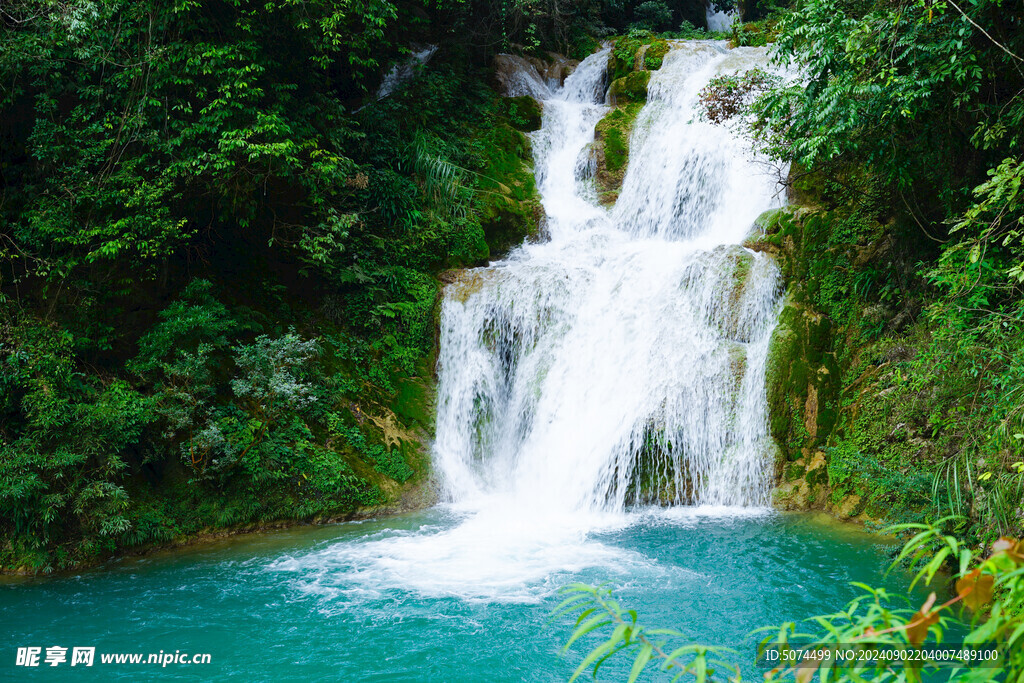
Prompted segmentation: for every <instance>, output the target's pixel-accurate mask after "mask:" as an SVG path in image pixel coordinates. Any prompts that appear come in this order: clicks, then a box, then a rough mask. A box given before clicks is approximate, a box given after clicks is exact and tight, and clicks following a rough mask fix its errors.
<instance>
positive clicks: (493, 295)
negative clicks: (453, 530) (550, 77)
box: [434, 42, 780, 515]
mask: <svg viewBox="0 0 1024 683" xmlns="http://www.w3.org/2000/svg"><path fill="white" fill-rule="evenodd" d="M607 59H608V51H607V50H602V51H601V52H598V53H597V54H594V55H592V56H590V57H588V58H587V59H586V60H584V61H583V62H582V63H581V64H580V65H579V67H578V68H577V69H576V71H575V72H574V73H573V74H572V75H570V76H569V77H568V78H567V79H566V80H565V83H564V85H563V86H562V87H561V88H558V87H552V86H551V84H543V87H540V86H541V84H540V83H537V84H536V87H534V88H532V89H531V92H533V93H534V94H539V95H542V96H543V110H544V114H543V123H542V127H541V129H540V130H539V131H537V132H536V133H533V134H532V143H533V149H534V161H535V172H536V177H537V182H538V188H539V190H540V193H541V197H542V201H543V204H544V208H545V211H546V213H547V233H548V237H549V239H548V240H547V241H544V242H540V243H527V244H524V245H522V246H521V247H519V248H518V249H517V250H515V251H514V252H513V253H511V254H510V255H509V256H508V257H507V258H506V259H505V260H503V261H499V262H496V263H492V264H491V265H489V266H488V267H486V268H477V269H472V270H468V271H465V272H464V273H463V274H462V276H461V277H460V278H459V279H458V281H456V282H454V283H452V284H450V285H449V286H448V287H446V289H445V293H444V302H443V308H442V312H441V349H440V356H439V360H438V373H439V378H440V382H439V389H438V412H437V432H436V440H435V444H434V457H435V464H436V467H437V470H438V472H439V474H440V476H441V478H442V480H443V486H444V491H445V496H447V498H448V500H449V501H450V502H452V503H455V504H459V505H464V506H467V507H469V508H472V509H483V508H486V507H487V506H488V501H493V500H499V499H500V500H502V501H504V503H503V504H504V505H506V506H509V508H510V509H523V510H526V509H528V510H531V511H533V512H534V513H538V512H539V511H545V513H548V514H552V515H559V514H572V513H585V514H586V513H589V514H609V513H611V514H616V513H620V512H622V511H623V510H624V509H625V508H626V507H627V506H629V505H631V504H637V503H639V504H645V503H652V502H658V503H662V504H673V505H718V506H743V507H763V506H766V505H767V503H768V497H769V492H770V485H771V470H772V462H771V446H770V439H769V437H768V430H767V425H766V412H767V411H766V402H765V384H764V383H765V362H766V356H767V349H768V341H769V337H770V335H771V331H772V328H773V326H774V322H775V318H776V314H777V309H778V305H779V298H780V291H779V277H778V272H777V269H776V268H775V266H774V265H773V263H772V262H771V260H770V259H768V258H767V257H766V256H764V255H763V254H758V253H754V252H751V251H749V250H746V249H744V248H742V247H741V246H739V245H740V243H741V242H742V240H743V239H744V238H745V237H746V236H747V233H748V232H749V231H750V228H751V226H752V223H753V221H754V219H755V218H756V217H757V215H758V214H759V213H761V212H762V211H764V210H766V209H768V208H771V207H772V206H773V205H775V204H776V203H777V201H778V200H777V199H776V189H777V188H776V183H775V181H774V180H773V179H772V178H770V177H769V176H768V175H767V174H766V173H765V171H764V170H763V168H762V167H761V166H760V165H759V164H758V163H757V161H756V160H755V159H754V158H753V157H752V155H751V153H750V151H749V149H748V148H747V146H746V145H744V143H743V141H741V140H739V139H737V138H736V137H735V136H733V135H732V134H731V133H730V132H729V131H728V130H727V129H726V128H724V127H720V126H712V125H710V124H706V123H703V122H701V121H700V119H699V116H698V112H697V108H696V105H697V97H698V93H699V91H700V89H701V88H702V87H703V86H704V85H705V84H706V83H707V82H708V80H709V79H710V78H712V77H713V76H715V75H717V74H721V73H729V72H734V71H736V70H742V69H746V68H751V67H753V66H759V65H761V66H763V65H764V64H765V63H766V61H767V59H766V56H765V53H764V50H761V49H755V48H740V49H735V50H726V49H725V48H724V47H723V46H722V45H721V44H720V43H713V42H688V43H680V44H676V45H675V46H674V48H673V49H672V50H671V51H670V52H669V53H668V55H667V56H666V58H665V60H664V64H663V66H662V67H661V69H660V70H658V71H655V72H653V74H652V77H651V82H650V86H649V97H648V103H647V104H646V106H645V107H644V108H643V110H642V111H641V113H640V114H639V116H638V118H637V121H636V124H635V126H634V130H633V133H632V137H631V142H630V147H631V154H630V160H629V166H628V170H627V173H626V177H625V179H624V182H623V187H622V191H621V193H620V196H619V199H618V202H617V203H616V205H615V207H614V208H613V209H611V210H608V209H605V208H603V207H601V206H599V205H598V204H597V203H596V201H595V191H594V188H593V181H592V179H591V176H592V168H591V167H590V166H589V163H590V162H589V159H590V156H589V153H588V152H589V147H588V146H589V144H590V143H591V142H592V141H593V135H594V126H595V124H596V123H597V122H598V121H599V120H600V119H601V117H602V116H603V115H604V114H605V113H606V112H607V111H608V106H607V105H606V104H605V102H604V90H605V88H606V64H607ZM523 82H527V79H525V78H524V79H523Z"/></svg>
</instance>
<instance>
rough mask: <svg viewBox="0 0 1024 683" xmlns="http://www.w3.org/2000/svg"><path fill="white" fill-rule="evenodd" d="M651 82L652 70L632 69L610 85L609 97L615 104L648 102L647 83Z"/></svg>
mask: <svg viewBox="0 0 1024 683" xmlns="http://www.w3.org/2000/svg"><path fill="white" fill-rule="evenodd" d="M650 82H651V72H650V71H632V72H630V73H629V74H627V75H625V76H623V77H621V78H617V79H615V80H614V81H612V84H611V85H610V86H609V87H608V99H609V100H610V101H611V103H612V104H613V105H620V104H628V103H631V102H646V101H647V84H648V83H650Z"/></svg>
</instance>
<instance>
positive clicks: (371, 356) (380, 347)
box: [0, 0, 631, 570]
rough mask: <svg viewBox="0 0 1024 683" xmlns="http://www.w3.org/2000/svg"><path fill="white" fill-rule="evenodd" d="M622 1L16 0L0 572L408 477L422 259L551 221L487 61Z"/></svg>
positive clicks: (425, 306) (449, 260) (6, 148)
mask: <svg viewBox="0 0 1024 683" xmlns="http://www.w3.org/2000/svg"><path fill="white" fill-rule="evenodd" d="M609 7H611V5H607V6H606V5H605V4H602V3H599V2H592V3H579V4H577V5H575V6H573V7H572V8H570V9H568V10H567V9H565V8H563V7H561V6H560V5H557V4H554V3H543V2H542V3H534V4H530V5H526V4H522V3H509V2H457V1H453V2H447V1H446V0H441V1H440V2H435V1H431V0H427V1H426V2H422V3H417V2H412V3H392V2H388V1H384V2H368V3H354V4H353V3H333V2H324V1H315V2H311V3H310V2H302V3H299V2H293V1H291V0H279V1H277V0H275V1H273V2H269V3H267V2H260V3H254V2H246V1H243V0H225V1H223V2H209V3H207V2H202V3H200V2H190V1H187V0H182V1H179V2H173V3H160V2H127V1H119V0H115V1H113V2H92V1H90V0H71V1H68V2H55V1H51V0H19V1H17V2H13V3H5V5H4V6H3V8H0V22H2V31H3V38H2V40H0V140H2V145H0V174H2V190H0V223H2V226H3V227H2V230H0V273H2V274H0V566H3V567H6V568H15V567H23V568H26V569H45V570H49V569H52V568H60V567H65V566H70V565H73V564H76V563H80V562H87V561H91V560H93V559H96V558H99V557H102V556H103V555H104V554H106V553H108V552H110V551H113V550H115V549H117V548H123V547H129V546H133V545H140V544H146V543H152V542H161V541H167V540H172V539H175V538H177V537H179V536H181V535H183V534H189V533H193V532H196V531H200V530H203V529H211V528H220V527H225V526H232V525H239V524H251V523H260V522H267V521H273V520H280V519H310V518H316V517H329V516H335V515H347V514H351V513H352V512H353V511H355V510H357V509H358V508H361V507H365V506H374V505H380V504H383V503H391V502H394V501H395V500H396V499H397V498H398V497H399V496H400V495H402V491H403V490H405V489H406V488H408V487H407V486H404V485H405V484H407V483H409V482H413V483H415V482H417V481H420V480H422V478H423V475H424V466H423V462H422V457H421V455H420V452H419V443H418V441H419V440H420V439H421V438H422V433H423V431H422V430H423V429H424V428H429V422H430V409H429V399H430V396H429V393H430V392H429V382H426V381H422V378H423V377H427V378H429V376H430V374H431V372H432V368H431V352H432V349H433V345H434V331H433V330H434V324H433V315H434V311H435V304H436V299H437V295H438V289H439V288H438V280H437V275H438V273H439V272H440V271H441V270H443V269H445V268H451V267H456V266H462V265H472V264H477V263H480V262H482V261H484V260H486V259H487V258H488V256H489V255H490V253H491V249H500V248H503V247H507V246H508V245H509V244H511V243H513V242H516V241H518V240H520V239H522V237H523V236H524V235H526V234H527V233H528V232H530V231H531V230H532V229H534V228H535V227H536V224H537V220H538V218H539V216H538V211H539V205H538V203H537V201H536V197H535V190H534V187H533V180H532V176H531V174H530V173H529V168H528V161H529V148H528V143H527V141H526V139H525V138H524V137H523V136H522V134H521V133H520V132H519V131H518V130H516V129H515V127H516V126H519V125H520V124H521V123H522V121H520V120H519V119H520V117H517V116H516V115H515V113H514V112H510V111H509V108H508V107H507V106H503V104H502V103H501V102H500V99H499V98H498V97H497V96H496V93H495V92H494V91H493V90H492V89H491V88H490V87H489V86H488V72H487V66H488V64H489V60H490V57H491V56H492V55H493V54H494V53H496V52H497V51H499V50H508V49H520V50H529V51H532V52H533V53H534V54H541V55H543V51H542V50H541V46H542V44H543V47H545V48H547V47H554V48H557V49H559V50H561V51H563V52H567V51H573V50H576V51H581V50H582V51H584V52H585V51H586V50H588V49H590V48H592V47H593V46H594V45H595V43H594V41H593V38H590V37H589V36H591V35H595V34H604V33H607V32H608V31H610V30H611V29H609V28H608V27H607V26H606V25H605V24H604V23H602V21H603V19H602V16H603V15H602V11H604V10H606V9H608V8H609ZM620 9H621V8H620ZM617 11H618V10H617ZM619 14H620V15H621V16H619V17H618V19H617V20H621V21H627V20H629V19H631V16H629V15H628V14H623V13H622V12H621V11H619ZM427 43H433V44H435V45H437V46H439V49H438V50H437V53H436V54H435V55H434V56H433V58H432V59H431V60H430V61H429V62H428V63H427V64H426V65H425V66H423V65H421V66H419V68H418V69H412V68H409V69H408V71H409V74H407V75H412V74H413V73H415V72H417V71H418V73H416V74H415V77H414V78H411V79H407V80H406V81H405V82H403V83H400V84H399V87H398V88H397V89H395V90H394V92H390V93H386V92H385V91H379V92H378V85H379V84H380V83H381V82H382V79H383V77H384V76H385V74H386V72H387V71H388V69H389V68H390V67H391V65H393V64H402V63H405V62H407V60H408V59H409V58H408V57H407V55H408V54H409V53H410V51H412V50H415V49H419V46H421V45H423V44H427ZM516 45H518V47H516ZM408 63H409V64H410V65H412V64H414V63H413V62H411V61H409V62H408ZM391 85H392V86H393V85H395V82H394V81H392V82H391ZM385 94H387V96H386V97H385V96H383V95H385Z"/></svg>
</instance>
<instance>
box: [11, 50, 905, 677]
mask: <svg viewBox="0 0 1024 683" xmlns="http://www.w3.org/2000/svg"><path fill="white" fill-rule="evenodd" d="M607 57H608V53H607V51H602V52H599V53H597V54H595V55H593V56H591V57H589V58H587V59H586V60H585V61H584V62H583V63H582V64H580V66H579V67H578V68H577V69H576V70H575V71H574V72H573V74H572V75H571V76H569V77H568V78H567V79H566V81H565V83H564V85H561V86H559V85H558V84H555V83H547V82H544V81H543V80H542V79H540V78H539V77H538V76H537V75H536V74H535V73H530V72H529V71H528V70H524V72H523V73H522V74H519V78H518V79H516V82H517V83H519V84H520V86H519V87H521V88H522V91H523V92H528V93H530V94H533V95H534V96H536V97H538V98H539V99H542V100H543V110H544V115H543V125H542V128H541V129H540V130H539V131H537V132H536V133H534V134H532V144H533V148H534V157H535V171H536V175H537V180H538V187H539V189H540V192H541V195H542V198H543V204H544V208H545V212H546V225H545V229H544V233H545V235H544V239H542V240H537V241H531V242H528V243H527V244H524V245H522V246H521V247H520V248H518V249H516V250H514V251H513V252H512V253H511V254H510V255H509V256H508V257H507V258H506V259H505V260H503V261H500V262H497V263H493V264H491V265H490V266H489V267H487V268H479V269H473V270H469V271H466V272H465V273H463V274H462V275H461V277H460V278H459V279H458V280H457V281H456V282H454V283H452V284H450V285H449V286H448V287H447V288H446V291H445V299H444V304H443V309H442V315H441V349H440V357H439V363H438V377H439V388H438V401H437V404H438V411H437V429H436V442H435V444H434V447H433V452H434V466H435V471H436V474H437V476H438V479H439V484H438V485H439V487H440V489H441V495H442V503H441V504H440V505H439V506H437V507H436V508H434V509H432V510H428V511H425V512H420V513H415V514H410V515H407V516H404V517H397V518H390V519H384V520H376V521H367V522H361V523H351V524H343V525H333V526H327V527H319V528H314V529H300V530H294V531H290V532H285V533H276V534H269V535H266V536H262V537H256V538H249V539H238V540H234V541H230V542H223V543H219V544H215V545H210V546H204V547H199V548H195V549H189V550H186V551H177V552H174V553H163V554H158V555H153V556H150V557H147V558H145V559H141V560H140V559H136V560H125V561H121V562H118V563H114V564H113V565H112V566H110V567H107V568H104V569H103V570H99V571H93V572H87V573H84V574H81V575H79V576H76V577H65V578H59V579H52V580H31V581H22V580H18V581H11V582H8V583H7V584H4V585H0V623H2V624H3V625H4V630H5V635H6V636H8V637H7V638H6V641H5V642H6V645H5V648H4V650H3V651H2V652H0V675H5V674H7V673H15V668H14V667H13V664H14V659H15V649H16V648H17V647H22V646H41V647H43V648H45V647H48V646H51V645H62V646H66V647H72V646H95V647H97V651H99V652H108V653H109V652H145V653H150V652H157V651H158V650H163V651H166V652H173V651H175V650H181V651H183V652H190V653H196V652H209V653H210V654H211V659H212V661H211V663H210V664H209V665H201V668H195V667H192V668H190V667H188V666H186V665H180V664H175V665H170V666H168V667H166V668H160V667H158V666H153V665H149V666H148V668H147V666H146V665H143V664H139V665H120V666H118V665H104V666H99V665H97V666H96V667H95V668H93V669H89V670H88V671H84V672H83V670H82V669H76V670H75V672H74V675H75V677H76V678H77V677H81V678H83V679H84V678H89V677H101V678H112V677H124V678H128V679H138V678H141V677H151V676H155V675H159V676H164V677H168V678H180V679H183V680H226V679H228V678H240V679H245V680H271V679H273V680H338V679H339V678H340V679H344V680H359V681H483V680H487V681H558V680H566V679H567V677H568V674H569V673H570V672H571V671H572V669H573V667H574V665H573V662H574V661H577V660H578V655H576V659H574V658H573V656H569V657H567V658H566V657H561V656H559V654H558V648H559V646H560V645H561V644H562V643H563V642H564V641H565V639H566V637H567V635H568V633H569V628H568V627H567V626H566V625H565V624H561V623H553V624H551V623H547V621H546V617H547V614H548V612H549V611H550V609H551V607H552V606H553V605H554V604H556V602H557V595H556V592H557V590H558V588H559V587H560V586H562V585H564V584H566V583H568V582H571V581H586V582H593V583H600V582H604V581H611V582H613V583H614V584H616V585H617V586H619V587H620V588H619V596H620V597H621V598H622V599H623V600H624V601H626V602H628V603H630V604H632V605H634V606H635V607H637V608H638V609H639V610H640V611H641V612H642V613H643V615H644V617H645V620H647V621H648V622H650V623H652V624H658V625H663V626H672V627H676V628H680V629H682V630H684V631H686V632H687V633H690V634H691V635H692V636H693V637H694V638H695V639H696V640H699V641H702V642H706V643H710V644H719V645H728V646H732V647H735V648H737V650H738V651H739V654H738V655H737V657H738V661H740V662H742V663H745V664H746V665H749V663H750V662H751V661H752V659H753V652H754V644H755V642H756V641H757V638H755V637H753V636H750V635H749V632H750V631H751V629H753V628H755V627H758V626H761V625H765V624H772V623H779V622H781V621H785V620H796V619H801V618H804V617H807V616H810V615H812V614H817V613H822V612H826V611H830V610H834V609H837V608H839V607H840V606H841V605H842V604H843V603H844V602H845V601H846V600H848V599H849V598H851V597H852V596H853V594H854V590H853V589H852V588H850V587H849V585H848V582H849V581H852V580H859V581H865V582H869V583H885V582H886V581H887V580H886V579H884V578H883V576H882V570H883V568H884V560H883V551H884V548H883V546H881V545H879V543H880V541H879V539H878V538H876V537H873V536H870V535H868V534H865V533H863V532H860V531H858V530H856V529H850V528H847V527H843V526H837V525H835V524H832V523H830V522H827V521H824V520H821V519H819V518H817V517H813V516H806V515H782V514H779V513H775V512H772V511H771V510H770V509H769V508H768V502H769V499H770V490H771V484H772V469H773V454H772V447H771V443H770V439H769V438H768V435H767V426H766V406H765V360H766V355H767V347H768V341H769V337H770V335H771V331H772V327H773V325H774V322H775V319H776V315H777V311H778V307H779V305H780V297H781V291H780V283H779V275H778V271H777V269H776V267H775V265H774V264H773V263H772V262H771V261H770V259H768V258H766V257H765V256H764V255H761V254H756V253H753V252H750V251H748V250H745V249H743V248H742V247H741V246H739V245H740V243H741V242H742V241H743V240H744V238H745V237H746V236H747V235H748V233H749V231H750V229H751V226H752V224H753V221H754V219H755V218H756V216H757V215H758V214H760V213H761V212H762V211H764V210H765V209H768V208H771V207H772V206H775V205H778V203H779V199H778V195H777V184H776V181H775V179H774V178H772V177H771V176H770V175H768V174H767V173H765V172H764V167H763V166H762V165H761V164H759V163H758V161H757V160H756V159H754V158H752V156H751V154H750V153H749V150H748V149H747V148H746V147H745V145H744V144H743V143H742V141H740V140H738V139H736V138H735V137H733V136H732V135H731V134H730V133H729V131H728V130H726V129H724V128H722V127H716V126H711V125H709V124H706V123H703V122H702V121H701V120H700V119H699V116H698V115H697V111H696V101H697V96H698V92H699V90H700V88H701V87H702V86H703V85H704V84H705V83H707V81H708V80H709V79H710V78H712V77H713V76H714V75H716V74H721V73H728V72H734V71H736V70H742V69H747V68H750V67H752V66H757V65H764V64H765V61H766V58H765V54H764V51H763V50H759V49H754V48H740V49H735V50H727V49H725V47H724V45H723V44H721V43H714V42H689V43H683V44H679V45H677V46H676V47H675V48H674V49H673V50H672V51H671V52H670V53H669V54H668V55H667V56H666V58H665V61H664V65H663V67H662V68H661V69H660V70H659V71H656V72H654V73H653V75H652V78H651V82H650V87H649V98H648V104H647V105H646V106H645V107H644V108H643V110H642V111H641V113H640V115H639V117H638V119H637V121H636V124H635V126H634V130H633V134H632V138H631V150H632V151H631V154H630V162H629V167H628V171H627V174H626V176H625V179H624V182H623V187H622V190H621V193H620V195H619V198H618V201H617V202H616V203H615V205H614V207H613V208H610V209H608V208H605V207H602V206H601V205H600V204H599V203H598V202H597V191H596V187H595V182H594V171H595V164H594V157H595V148H594V144H595V143H594V126H595V124H596V123H597V122H598V121H599V120H600V119H601V117H602V116H603V115H604V114H605V113H606V112H607V111H608V105H607V104H606V103H605V91H606V89H607V82H606V73H605V71H606V63H607ZM654 504H657V506H655V505H654ZM899 580H900V579H899V577H896V578H894V579H890V580H889V581H899ZM25 671H26V670H25V669H18V670H17V673H24V672H25ZM69 671H70V669H62V670H60V671H58V670H57V669H51V668H48V667H45V666H44V667H42V668H40V669H38V670H33V671H32V672H31V674H32V676H33V677H35V678H46V677H52V678H53V679H54V680H72V679H71V678H70V677H68V676H69ZM608 671H609V676H610V678H609V680H615V676H616V672H618V673H619V674H621V673H622V672H621V670H617V669H615V668H614V666H613V667H612V668H610V669H609V670H608ZM755 675H756V674H755ZM651 680H653V679H651Z"/></svg>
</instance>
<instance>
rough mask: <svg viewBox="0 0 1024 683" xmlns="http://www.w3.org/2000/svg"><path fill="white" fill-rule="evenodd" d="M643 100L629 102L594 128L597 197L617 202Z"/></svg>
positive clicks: (603, 202)
mask: <svg viewBox="0 0 1024 683" xmlns="http://www.w3.org/2000/svg"><path fill="white" fill-rule="evenodd" d="M642 107H643V104H642V103H630V104H627V105H626V106H623V107H617V108H615V109H612V110H611V111H610V112H608V113H607V114H606V115H605V117H604V118H603V119H601V120H600V121H598V123H597V126H596V127H595V129H594V147H593V154H594V161H595V166H596V171H595V174H594V179H595V182H596V184H597V192H598V200H599V201H600V202H601V203H602V204H606V205H610V204H614V203H615V200H616V199H618V193H619V190H620V189H621V188H622V180H623V178H624V177H625V176H626V167H627V166H628V164H629V138H630V135H631V133H632V130H633V124H634V123H635V122H636V117H637V114H639V113H640V109H641V108H642Z"/></svg>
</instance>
